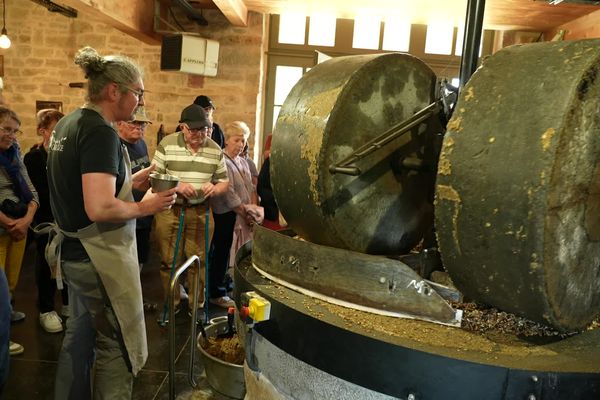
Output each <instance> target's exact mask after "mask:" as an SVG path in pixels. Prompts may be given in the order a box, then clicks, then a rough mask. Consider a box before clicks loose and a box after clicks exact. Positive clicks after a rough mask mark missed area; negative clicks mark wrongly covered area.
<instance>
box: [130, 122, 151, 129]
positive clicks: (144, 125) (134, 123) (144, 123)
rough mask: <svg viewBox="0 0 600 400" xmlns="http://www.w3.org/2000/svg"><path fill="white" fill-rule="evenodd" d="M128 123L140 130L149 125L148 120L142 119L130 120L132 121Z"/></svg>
mask: <svg viewBox="0 0 600 400" xmlns="http://www.w3.org/2000/svg"><path fill="white" fill-rule="evenodd" d="M128 124H129V126H130V127H131V128H132V129H139V130H144V128H146V126H147V125H148V123H147V122H142V121H130V122H128Z"/></svg>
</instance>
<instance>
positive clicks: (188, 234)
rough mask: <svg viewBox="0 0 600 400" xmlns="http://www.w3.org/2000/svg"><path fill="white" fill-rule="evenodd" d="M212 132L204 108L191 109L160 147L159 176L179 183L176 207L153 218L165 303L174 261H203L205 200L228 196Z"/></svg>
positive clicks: (224, 170)
mask: <svg viewBox="0 0 600 400" xmlns="http://www.w3.org/2000/svg"><path fill="white" fill-rule="evenodd" d="M209 127H210V121H209V119H208V116H207V115H206V112H205V111H204V109H203V108H202V107H201V106H199V105H197V104H192V105H189V106H187V107H186V108H184V109H183V111H182V112H181V118H180V121H179V130H178V131H177V132H175V133H173V134H171V135H167V136H166V137H165V138H164V139H163V140H162V141H161V142H160V143H159V144H158V146H157V148H156V152H155V154H154V159H153V160H152V164H154V165H155V166H156V169H155V172H157V173H161V174H169V175H174V176H176V177H178V178H179V180H180V182H179V185H178V186H177V194H178V198H177V201H176V203H175V205H173V207H172V209H170V210H167V211H163V212H161V213H158V214H156V215H155V230H154V232H155V237H156V239H157V240H156V243H157V244H158V246H159V248H158V250H159V254H160V261H161V267H160V275H161V281H162V284H163V289H164V295H165V299H166V298H167V297H166V296H167V294H168V289H169V280H170V277H171V268H172V265H173V259H174V258H175V259H176V262H177V264H178V265H179V264H182V263H183V262H184V261H185V260H186V259H187V258H188V257H190V256H192V255H198V256H199V257H200V259H201V260H203V259H204V243H205V226H206V223H209V221H207V220H206V218H207V217H208V216H209V213H207V207H208V202H207V201H206V200H207V199H208V198H209V197H211V196H217V195H219V194H221V193H224V192H225V191H227V188H228V185H229V180H228V176H227V167H226V166H225V160H224V156H223V153H222V151H221V148H220V146H219V145H218V144H217V143H215V142H214V141H213V140H211V139H210V138H209V137H208V132H209ZM181 213H183V215H184V221H185V223H184V230H183V231H182V232H181V236H180V238H179V243H180V244H179V246H178V249H177V252H178V254H175V244H176V242H177V234H178V231H179V224H180V215H181ZM209 227H211V228H212V224H210V223H209ZM209 239H210V238H209ZM198 272H199V271H196V268H194V267H193V266H192V267H190V269H188V284H189V287H190V292H191V296H190V299H189V303H190V308H191V304H193V302H194V297H193V296H194V282H195V279H194V278H195V276H196V273H198ZM200 272H201V271H200ZM201 273H202V272H201ZM201 276H204V274H203V273H202V275H201ZM199 293H203V291H202V288H199ZM202 298H203V296H202V295H200V299H199V301H198V304H202V303H203V301H200V300H201V299H202ZM178 302H179V298H177V297H176V305H175V306H176V311H178V308H177V307H178ZM190 312H191V310H190Z"/></svg>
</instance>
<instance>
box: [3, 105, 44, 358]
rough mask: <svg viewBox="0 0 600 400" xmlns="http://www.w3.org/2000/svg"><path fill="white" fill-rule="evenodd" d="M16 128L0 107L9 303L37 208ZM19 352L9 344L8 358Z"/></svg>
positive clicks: (20, 349) (13, 317)
mask: <svg viewBox="0 0 600 400" xmlns="http://www.w3.org/2000/svg"><path fill="white" fill-rule="evenodd" d="M20 126H21V120H19V117H18V116H17V114H16V113H15V112H14V111H12V110H10V109H8V108H6V107H3V106H0V268H3V269H4V272H5V273H6V278H7V280H8V289H9V291H10V295H11V302H13V298H12V296H13V293H14V290H15V287H16V286H17V282H18V281H19V273H20V272H21V263H22V262H23V254H24V253H25V243H26V238H27V230H28V229H29V225H31V222H32V221H33V216H34V215H35V211H36V210H37V208H38V205H39V200H38V196H37V192H36V191H35V188H34V187H33V185H32V184H31V181H30V180H29V176H28V175H27V170H26V169H25V165H24V164H23V161H21V154H20V150H19V145H18V144H17V135H18V134H19V133H20V131H19V127H20ZM24 318H25V314H23V313H22V312H19V311H13V312H12V314H11V321H12V322H16V321H20V320H22V319H24ZM23 351H24V349H23V346H21V345H20V344H18V343H14V342H10V353H11V354H12V355H16V354H21V353H23Z"/></svg>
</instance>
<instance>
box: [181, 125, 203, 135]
mask: <svg viewBox="0 0 600 400" xmlns="http://www.w3.org/2000/svg"><path fill="white" fill-rule="evenodd" d="M185 127H186V128H187V129H188V131H190V133H194V134H199V133H207V132H208V126H205V127H202V128H193V129H192V128H190V127H189V126H187V125H186V126H185Z"/></svg>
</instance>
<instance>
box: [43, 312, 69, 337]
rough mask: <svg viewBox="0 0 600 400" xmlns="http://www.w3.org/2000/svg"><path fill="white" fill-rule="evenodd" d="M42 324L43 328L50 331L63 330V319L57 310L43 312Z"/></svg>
mask: <svg viewBox="0 0 600 400" xmlns="http://www.w3.org/2000/svg"><path fill="white" fill-rule="evenodd" d="M40 325H42V328H44V330H45V331H46V332H49V333H57V332H62V330H63V326H62V319H61V318H60V317H59V316H58V314H57V313H56V311H50V312H47V313H41V314H40Z"/></svg>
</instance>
